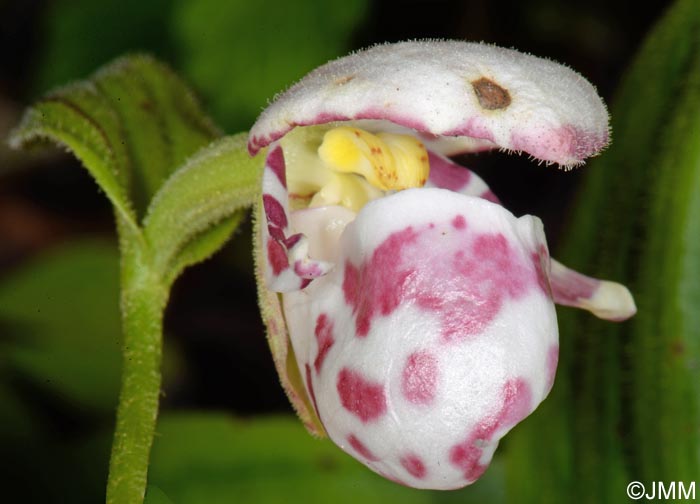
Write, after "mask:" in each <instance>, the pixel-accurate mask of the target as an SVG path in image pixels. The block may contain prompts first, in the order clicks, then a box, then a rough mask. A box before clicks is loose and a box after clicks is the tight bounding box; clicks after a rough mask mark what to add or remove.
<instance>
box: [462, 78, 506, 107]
mask: <svg viewBox="0 0 700 504" xmlns="http://www.w3.org/2000/svg"><path fill="white" fill-rule="evenodd" d="M471 84H472V87H473V88H474V93H475V94H476V97H477V98H478V99H479V105H481V107H482V108H485V109H486V110H499V109H504V108H508V105H510V93H508V90H507V89H504V88H502V87H501V86H499V85H498V84H496V83H495V82H493V81H492V80H491V79H487V78H486V77H482V78H481V79H477V80H475V81H472V83H471Z"/></svg>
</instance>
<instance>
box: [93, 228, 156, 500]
mask: <svg viewBox="0 0 700 504" xmlns="http://www.w3.org/2000/svg"><path fill="white" fill-rule="evenodd" d="M120 231H121V233H120V237H121V242H122V243H121V244H122V247H121V248H122V265H121V267H122V293H121V308H122V329H123V332H124V339H123V368H122V387H121V392H120V395H119V406H118V410H117V425H116V430H115V434H114V441H113V444H112V455H111V459H110V464H109V479H108V483H107V503H108V504H121V503H125V504H126V503H128V504H137V503H141V502H143V499H144V495H145V491H146V476H147V473H148V461H149V456H150V451H151V445H152V444H153V435H154V432H155V425H156V418H157V416H158V399H159V395H160V386H161V373H160V364H161V355H162V339H163V338H162V332H163V331H162V329H163V311H164V309H165V305H166V303H167V299H168V294H169V288H168V286H167V285H164V284H163V282H162V281H161V278H160V276H159V275H157V274H156V273H155V272H154V268H153V267H152V266H151V264H150V260H149V258H150V254H149V253H148V247H147V246H146V245H145V243H144V242H143V240H142V235H140V233H139V234H132V233H129V232H128V231H127V230H126V229H125V227H124V226H120Z"/></svg>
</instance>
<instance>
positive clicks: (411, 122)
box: [353, 107, 429, 132]
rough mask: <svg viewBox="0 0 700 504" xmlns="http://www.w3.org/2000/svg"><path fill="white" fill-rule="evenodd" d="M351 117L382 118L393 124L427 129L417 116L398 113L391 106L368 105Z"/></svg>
mask: <svg viewBox="0 0 700 504" xmlns="http://www.w3.org/2000/svg"><path fill="white" fill-rule="evenodd" d="M353 119H355V120H358V119H383V120H385V121H390V122H392V123H394V124H398V125H400V126H404V127H406V128H411V129H413V130H416V131H418V132H420V131H428V130H429V128H428V127H427V126H426V125H425V123H424V122H423V121H421V120H420V119H419V118H417V117H413V116H407V115H404V114H399V113H398V112H396V111H395V110H393V109H392V108H391V107H369V108H367V109H365V110H363V111H361V112H358V113H357V114H355V116H353Z"/></svg>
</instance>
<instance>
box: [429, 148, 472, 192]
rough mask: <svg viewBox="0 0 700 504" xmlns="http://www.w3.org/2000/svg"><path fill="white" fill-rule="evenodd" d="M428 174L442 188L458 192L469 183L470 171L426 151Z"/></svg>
mask: <svg viewBox="0 0 700 504" xmlns="http://www.w3.org/2000/svg"><path fill="white" fill-rule="evenodd" d="M428 163H430V174H429V175H428V179H429V180H430V181H431V182H432V183H433V184H434V185H435V186H436V187H440V188H442V189H449V190H450V191H454V192H459V191H460V190H462V189H463V188H464V187H466V186H467V184H469V181H470V179H471V176H472V174H471V172H470V171H469V170H467V169H466V168H464V167H462V166H459V165H458V164H456V163H453V162H451V161H450V160H448V159H445V158H443V157H442V156H438V155H437V154H434V153H432V152H430V151H428Z"/></svg>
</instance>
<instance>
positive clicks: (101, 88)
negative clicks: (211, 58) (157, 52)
mask: <svg viewBox="0 0 700 504" xmlns="http://www.w3.org/2000/svg"><path fill="white" fill-rule="evenodd" d="M218 134H219V133H218V131H217V129H216V128H215V127H214V126H213V125H212V124H211V123H210V121H209V120H208V119H207V117H206V116H205V115H204V114H203V112H202V111H201V109H200V107H199V104H198V103H197V102H196V100H195V99H194V97H193V96H192V94H191V93H190V91H189V89H188V88H187V87H186V85H185V84H184V83H183V82H182V81H181V80H180V79H179V78H178V77H177V76H176V75H175V74H174V73H173V72H172V71H171V70H170V69H168V68H167V67H166V66H165V65H163V64H162V63H159V62H157V61H156V60H154V59H153V58H151V57H149V56H144V55H136V56H129V57H124V58H120V59H118V60H116V61H114V62H113V63H111V64H110V65H108V66H106V67H104V68H103V69H101V70H99V71H98V72H97V73H95V74H94V75H93V76H92V77H91V78H90V79H88V80H87V81H82V82H78V83H76V84H73V85H69V86H66V87H64V88H62V89H59V90H57V91H54V92H52V93H50V94H48V95H47V96H46V97H44V98H42V99H41V100H39V102H37V103H36V104H35V105H34V106H33V107H31V108H30V109H29V110H28V111H27V112H26V113H25V115H24V118H23V120H22V122H21V124H20V125H19V127H18V128H17V129H16V130H15V131H14V132H13V133H12V135H11V137H10V143H11V145H12V146H13V147H20V146H24V145H26V144H28V143H30V142H32V141H33V140H36V139H43V138H48V139H51V140H53V141H55V142H58V143H60V144H63V145H65V146H66V147H67V148H68V149H69V150H71V151H72V152H73V153H74V154H75V155H76V156H77V157H78V158H79V159H80V160H81V161H82V162H83V164H84V165H85V168H86V169H87V170H88V171H89V172H90V174H91V175H92V176H93V177H94V178H95V180H96V181H97V183H98V185H99V186H100V188H101V189H102V190H103V191H104V192H105V194H106V195H107V197H108V198H109V199H110V201H111V202H112V204H113V205H114V206H115V209H116V211H117V212H118V214H119V215H120V216H121V217H122V218H123V219H125V220H126V221H127V222H128V223H129V224H130V225H131V226H132V227H134V228H135V227H136V225H137V222H138V213H140V211H141V210H142V209H143V208H145V206H146V204H147V203H148V201H150V198H151V197H152V196H153V194H154V193H155V192H156V191H157V190H158V188H159V187H160V185H161V184H162V183H163V182H164V181H165V179H166V178H167V177H168V176H169V175H170V174H171V173H172V172H173V171H174V170H175V168H176V167H178V166H179V165H180V164H182V163H183V162H184V161H185V160H186V159H187V157H189V156H190V155H192V154H193V153H194V152H195V151H196V150H198V149H199V148H200V147H202V146H204V145H206V144H208V143H209V142H211V140H213V139H214V138H215V137H217V136H218Z"/></svg>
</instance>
